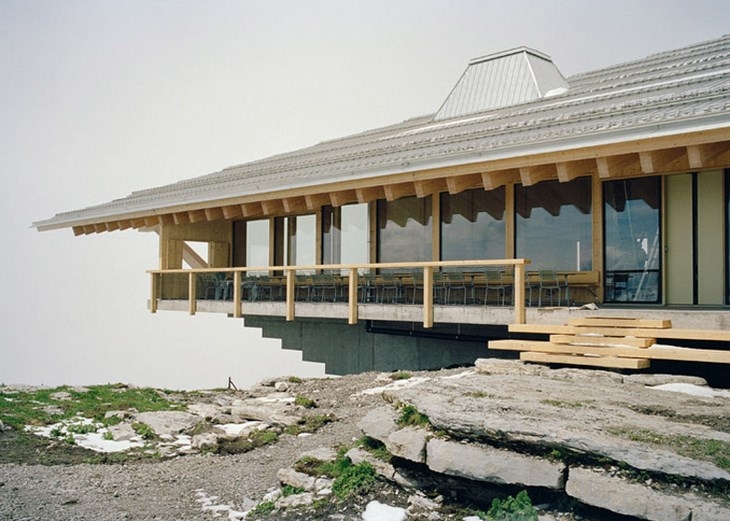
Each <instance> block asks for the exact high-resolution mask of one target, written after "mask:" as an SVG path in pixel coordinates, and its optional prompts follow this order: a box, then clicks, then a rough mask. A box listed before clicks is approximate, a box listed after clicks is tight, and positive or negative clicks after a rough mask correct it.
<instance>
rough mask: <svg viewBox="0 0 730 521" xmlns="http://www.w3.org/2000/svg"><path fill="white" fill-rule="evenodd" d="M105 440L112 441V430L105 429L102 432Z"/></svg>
mask: <svg viewBox="0 0 730 521" xmlns="http://www.w3.org/2000/svg"><path fill="white" fill-rule="evenodd" d="M102 437H103V438H104V439H105V440H107V441H114V434H112V431H106V432H105V433H104V436H102Z"/></svg>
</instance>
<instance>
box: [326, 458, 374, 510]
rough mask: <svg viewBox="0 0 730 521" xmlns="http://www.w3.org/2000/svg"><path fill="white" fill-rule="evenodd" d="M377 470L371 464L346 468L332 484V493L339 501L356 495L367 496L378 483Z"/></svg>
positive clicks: (365, 463) (359, 464) (360, 464)
mask: <svg viewBox="0 0 730 521" xmlns="http://www.w3.org/2000/svg"><path fill="white" fill-rule="evenodd" d="M377 479H378V478H377V475H376V473H375V469H374V468H373V467H372V465H370V463H367V462H363V463H358V464H357V465H352V464H350V465H349V466H346V467H345V468H344V469H343V470H342V472H341V474H340V475H339V476H337V477H336V478H335V481H334V482H333V483H332V492H333V493H334V495H335V497H337V499H339V500H341V501H343V500H345V499H348V498H350V497H353V496H355V495H362V494H366V493H368V492H369V491H371V490H372V489H373V487H374V486H375V483H376V482H377Z"/></svg>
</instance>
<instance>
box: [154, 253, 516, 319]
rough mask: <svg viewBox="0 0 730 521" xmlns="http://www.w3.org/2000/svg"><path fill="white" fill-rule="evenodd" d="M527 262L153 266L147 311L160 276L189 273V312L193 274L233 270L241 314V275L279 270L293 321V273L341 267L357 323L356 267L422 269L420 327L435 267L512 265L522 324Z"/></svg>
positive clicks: (429, 311) (429, 304)
mask: <svg viewBox="0 0 730 521" xmlns="http://www.w3.org/2000/svg"><path fill="white" fill-rule="evenodd" d="M527 264H530V260H529V259H489V260H459V261H419V262H381V263H365V264H312V265H301V266H252V267H249V266H246V267H243V266H237V267H221V268H198V269H185V268H175V269H167V270H164V269H155V270H147V273H149V274H150V275H151V277H152V289H151V303H150V311H151V312H152V313H155V312H156V311H157V307H158V306H157V299H158V298H159V297H160V295H159V292H158V290H157V288H158V280H159V277H161V276H162V275H166V274H188V277H189V279H188V300H189V303H188V311H189V313H190V314H191V315H194V314H195V313H196V295H195V289H196V284H195V282H196V277H197V275H198V274H204V273H232V274H233V303H234V304H233V305H234V310H233V315H234V316H235V317H241V316H242V309H241V308H242V304H241V274H242V273H246V272H249V271H255V272H272V271H280V272H283V273H284V274H285V276H286V320H287V321H292V320H294V317H295V292H294V289H295V275H296V272H297V271H313V272H318V271H322V270H340V271H347V275H346V276H347V278H348V323H349V324H356V323H357V304H358V302H357V287H358V270H363V269H367V270H372V269H375V270H382V269H404V268H405V269H414V268H422V269H423V286H424V287H423V327H425V328H430V327H433V270H434V268H455V267H466V266H474V267H485V266H514V314H515V315H514V316H515V318H514V322H515V323H516V324H524V323H525V280H526V276H525V266H526V265H527Z"/></svg>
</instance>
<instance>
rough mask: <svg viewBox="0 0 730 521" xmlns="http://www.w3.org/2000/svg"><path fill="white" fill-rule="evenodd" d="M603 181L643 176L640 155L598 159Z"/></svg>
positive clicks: (600, 175) (597, 162)
mask: <svg viewBox="0 0 730 521" xmlns="http://www.w3.org/2000/svg"><path fill="white" fill-rule="evenodd" d="M596 164H597V165H598V176H599V177H600V178H601V179H608V178H611V177H628V176H636V175H641V162H640V160H639V154H622V155H618V156H607V157H599V158H597V159H596Z"/></svg>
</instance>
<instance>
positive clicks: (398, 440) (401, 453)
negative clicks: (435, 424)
mask: <svg viewBox="0 0 730 521" xmlns="http://www.w3.org/2000/svg"><path fill="white" fill-rule="evenodd" d="M428 436H429V434H428V431H426V429H419V428H417V427H407V428H405V429H400V430H397V431H395V432H393V433H391V434H390V435H389V436H388V437H387V438H386V439H385V441H384V443H385V448H386V449H388V451H389V452H390V453H391V454H393V455H394V456H398V457H399V458H404V459H407V460H410V461H415V462H416V463H424V462H425V461H426V442H427V441H428Z"/></svg>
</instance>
